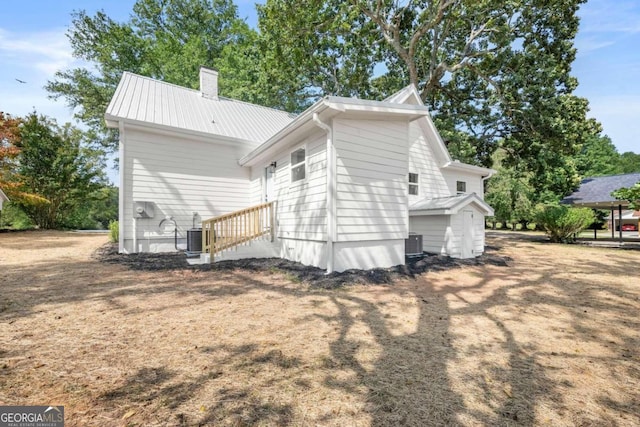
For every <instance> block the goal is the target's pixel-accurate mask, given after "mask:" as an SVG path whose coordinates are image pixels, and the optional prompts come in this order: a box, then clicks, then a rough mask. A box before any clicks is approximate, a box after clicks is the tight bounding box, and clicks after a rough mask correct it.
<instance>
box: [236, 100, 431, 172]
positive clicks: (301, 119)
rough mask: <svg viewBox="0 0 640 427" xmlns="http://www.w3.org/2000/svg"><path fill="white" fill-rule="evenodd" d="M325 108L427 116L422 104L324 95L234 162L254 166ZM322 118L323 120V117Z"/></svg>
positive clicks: (367, 112)
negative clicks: (404, 103) (399, 103)
mask: <svg viewBox="0 0 640 427" xmlns="http://www.w3.org/2000/svg"><path fill="white" fill-rule="evenodd" d="M325 111H331V112H332V113H333V115H336V114H340V113H363V114H370V115H377V114H382V115H387V116H389V115H390V116H400V117H406V118H408V119H409V120H415V119H417V118H420V117H423V116H428V115H429V111H428V109H427V108H426V107H423V106H417V105H397V104H393V103H390V102H380V101H363V100H359V99H351V98H339V97H325V98H323V99H321V100H319V101H318V102H316V103H315V104H313V105H312V106H311V107H309V108H307V109H306V110H305V111H304V112H302V113H301V114H300V115H299V116H298V117H296V118H295V119H294V120H293V121H292V122H291V123H289V124H288V125H287V126H285V127H284V128H282V130H280V131H279V132H278V133H276V134H275V135H273V136H272V137H271V138H269V139H268V140H267V141H265V142H264V143H262V144H261V145H260V146H258V147H257V148H256V149H255V150H253V151H252V152H250V153H249V154H247V155H246V156H244V157H242V158H241V159H240V160H239V161H238V163H239V164H240V166H254V165H255V164H256V163H258V162H259V161H260V159H262V157H264V155H265V154H266V153H268V152H270V151H271V150H272V149H277V148H276V147H277V146H278V145H279V143H280V141H283V140H284V139H285V138H286V137H289V136H290V135H292V134H294V133H295V132H296V131H297V130H298V129H300V128H301V127H302V126H303V125H304V124H306V123H307V122H309V121H311V120H312V119H313V115H314V113H318V114H321V113H323V112H325ZM323 119H326V117H324V118H323Z"/></svg>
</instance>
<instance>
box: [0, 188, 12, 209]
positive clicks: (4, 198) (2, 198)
mask: <svg viewBox="0 0 640 427" xmlns="http://www.w3.org/2000/svg"><path fill="white" fill-rule="evenodd" d="M9 201H10V200H9V198H8V197H7V195H6V194H4V191H2V188H0V211H1V210H2V204H3V203H4V202H9Z"/></svg>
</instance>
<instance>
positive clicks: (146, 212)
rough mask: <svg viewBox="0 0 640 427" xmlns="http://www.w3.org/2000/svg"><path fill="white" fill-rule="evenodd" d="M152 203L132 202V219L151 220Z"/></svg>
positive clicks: (152, 213)
mask: <svg viewBox="0 0 640 427" xmlns="http://www.w3.org/2000/svg"><path fill="white" fill-rule="evenodd" d="M153 206H154V203H153V202H141V201H138V202H133V217H134V218H153V215H154V209H153Z"/></svg>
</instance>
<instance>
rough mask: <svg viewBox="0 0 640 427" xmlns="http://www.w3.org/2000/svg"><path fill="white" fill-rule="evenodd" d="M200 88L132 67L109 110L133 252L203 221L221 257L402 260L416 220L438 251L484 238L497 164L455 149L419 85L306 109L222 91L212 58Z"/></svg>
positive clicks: (168, 245)
mask: <svg viewBox="0 0 640 427" xmlns="http://www.w3.org/2000/svg"><path fill="white" fill-rule="evenodd" d="M200 87H201V90H200V91H196V90H191V89H186V88H182V87H179V86H175V85H171V84H168V83H163V82H160V81H157V80H153V79H150V78H147V77H142V76H138V75H135V74H131V73H124V74H123V76H122V79H121V81H120V84H119V85H118V88H117V89H116V92H115V94H114V96H113V99H112V100H111V103H110V104H109V107H108V108H107V112H106V115H105V118H106V121H107V124H108V126H110V127H114V128H117V129H119V134H120V212H119V217H120V243H119V245H120V247H119V249H120V251H121V252H125V253H131V252H139V251H154V252H155V251H170V250H175V248H176V247H177V248H181V249H183V248H185V236H186V235H187V234H188V233H190V231H189V230H190V229H193V228H195V227H198V226H200V224H203V225H204V226H205V231H204V233H203V234H204V235H205V239H203V240H204V241H203V244H204V249H205V251H208V252H211V255H212V258H213V260H217V259H229V258H243V257H264V256H280V257H283V258H286V259H290V260H293V261H299V262H301V263H303V264H307V265H314V266H317V267H320V268H323V269H327V270H328V271H343V270H346V269H351V268H359V269H368V268H374V267H390V266H393V265H398V264H404V262H405V239H407V238H408V237H409V235H410V233H411V234H413V233H415V234H416V235H419V236H422V241H423V247H424V250H425V251H428V252H435V253H440V254H448V255H450V256H453V257H462V258H468V257H474V256H477V255H480V254H481V253H482V252H483V251H484V216H485V215H492V214H493V211H492V209H491V207H489V206H488V205H487V204H486V203H485V202H484V201H483V180H484V179H486V178H487V177H489V176H490V175H491V174H492V173H493V171H492V170H491V169H486V168H481V167H477V166H472V165H467V164H464V163H460V162H457V161H453V160H452V159H451V157H450V155H449V153H448V151H447V149H446V147H445V145H444V143H443V141H442V139H441V138H440V135H439V134H438V131H437V130H436V128H435V127H434V125H433V122H432V120H431V118H430V116H429V112H428V109H427V108H426V107H425V106H424V105H423V104H422V102H421V100H420V97H419V96H418V94H417V92H416V90H415V88H413V86H409V87H407V88H405V89H403V90H402V91H400V92H398V93H396V94H395V95H393V96H392V97H390V98H388V99H387V100H384V101H369V100H361V99H355V98H341V97H334V96H327V97H325V98H323V99H321V100H319V101H318V102H317V103H315V104H314V105H313V106H311V107H310V108H309V109H307V110H306V111H304V112H303V113H301V114H300V115H298V116H293V115H291V114H288V113H285V112H282V111H278V110H273V109H269V108H265V107H260V106H257V105H252V104H247V103H244V102H240V101H235V100H232V99H228V98H223V97H219V96H218V93H217V73H216V72H215V71H214V70H211V69H207V68H204V67H203V68H202V69H201V71H200ZM252 207H255V208H252ZM210 218H215V219H213V220H211V221H209V219H210ZM174 225H175V230H177V232H176V233H175V235H176V236H177V237H178V239H177V245H176V244H175V241H174V237H175V236H174ZM196 235H197V234H193V236H196ZM190 236H192V235H190Z"/></svg>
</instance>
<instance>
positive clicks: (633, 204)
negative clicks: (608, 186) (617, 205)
mask: <svg viewBox="0 0 640 427" xmlns="http://www.w3.org/2000/svg"><path fill="white" fill-rule="evenodd" d="M611 195H612V196H613V197H615V198H616V199H618V200H626V201H628V202H629V208H630V209H640V182H638V183H637V184H635V185H634V186H633V187H629V188H620V189H618V190H616V191H614V192H613V193H611Z"/></svg>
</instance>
